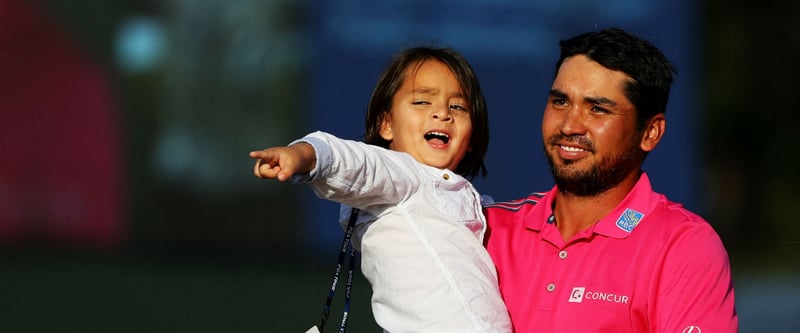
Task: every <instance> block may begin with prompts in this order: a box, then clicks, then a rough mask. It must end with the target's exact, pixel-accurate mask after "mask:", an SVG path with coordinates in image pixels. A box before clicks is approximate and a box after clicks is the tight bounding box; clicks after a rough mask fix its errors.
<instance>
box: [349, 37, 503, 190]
mask: <svg viewBox="0 0 800 333" xmlns="http://www.w3.org/2000/svg"><path fill="white" fill-rule="evenodd" d="M429 60H435V61H439V62H441V63H443V64H445V65H446V66H447V67H449V68H450V71H452V72H453V74H454V75H455V77H456V80H458V82H459V84H461V90H462V91H463V93H464V96H465V98H466V99H467V103H469V113H470V120H471V121H472V136H471V137H470V143H469V144H470V150H469V151H468V152H467V153H466V155H464V158H463V159H462V160H461V163H459V164H458V167H456V170H454V171H455V172H456V173H458V174H460V175H462V176H464V177H465V178H467V179H473V178H474V177H475V176H476V175H478V174H480V175H481V176H483V177H486V174H487V172H486V166H485V165H484V163H483V158H484V156H485V155H486V151H487V149H488V148H489V116H488V114H487V110H486V100H485V99H484V97H483V91H482V90H481V87H480V84H479V83H478V77H477V75H475V72H474V71H473V70H472V66H470V64H469V63H468V62H467V60H466V59H464V57H462V56H461V55H460V54H458V52H456V51H454V50H453V49H450V48H434V47H414V48H410V49H407V50H405V51H403V52H401V53H400V54H398V55H397V56H395V57H394V59H392V61H391V62H390V63H389V66H387V67H386V69H385V70H384V71H383V73H382V74H381V76H380V78H379V79H378V83H377V84H376V85H375V89H374V90H373V91H372V97H370V101H369V106H368V107H367V118H366V130H367V132H366V137H365V140H364V141H365V142H366V143H368V144H372V145H376V146H381V147H384V148H387V149H388V148H389V143H390V142H389V141H387V140H385V139H383V137H381V134H380V130H381V123H382V122H383V119H384V117H386V115H387V114H388V113H389V111H390V110H391V107H392V98H393V97H394V95H395V93H397V90H398V89H399V88H400V85H401V84H402V83H403V80H404V79H405V76H406V74H408V73H414V72H416V70H417V69H418V68H419V67H420V66H421V65H422V64H423V63H424V62H425V61H429Z"/></svg>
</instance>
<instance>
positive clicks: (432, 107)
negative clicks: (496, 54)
mask: <svg viewBox="0 0 800 333" xmlns="http://www.w3.org/2000/svg"><path fill="white" fill-rule="evenodd" d="M366 127H367V133H366V140H365V141H366V143H361V142H356V141H349V140H342V139H338V138H336V137H334V136H332V135H330V134H326V133H322V132H316V133H312V134H310V135H308V136H306V137H304V138H302V139H300V140H297V141H295V142H293V143H291V144H290V145H289V146H287V147H273V148H269V149H266V150H263V151H254V152H251V153H250V157H252V158H254V159H257V162H256V165H255V170H254V173H255V175H256V177H258V178H276V179H278V180H280V181H285V180H287V179H290V180H291V181H293V182H301V183H307V184H308V185H309V186H311V187H312V188H313V190H314V191H315V193H316V194H317V195H318V196H319V197H321V198H324V199H328V200H333V201H336V202H339V203H342V204H343V205H346V206H343V207H344V208H346V209H343V210H342V221H343V222H345V223H346V222H347V219H348V217H349V209H348V208H349V207H355V208H358V209H360V216H359V218H358V220H357V222H356V235H354V238H353V243H354V246H355V247H356V248H357V249H359V250H360V251H361V252H362V263H361V268H362V272H363V274H364V276H365V277H366V278H367V280H368V281H369V282H370V284H371V285H372V289H373V295H372V312H373V315H374V316H375V320H376V322H377V323H378V325H380V326H381V327H382V328H383V329H384V330H385V331H388V332H392V333H397V332H459V333H464V332H481V333H487V332H504V333H505V332H511V330H512V328H511V322H510V320H509V317H508V313H507V311H506V308H505V305H504V303H503V300H502V299H501V297H500V293H499V290H498V287H497V275H496V272H495V268H494V265H493V263H492V261H491V259H490V258H489V255H488V253H487V252H486V250H485V249H484V247H483V244H482V241H483V236H484V232H485V230H486V222H485V219H484V216H483V214H482V206H481V196H480V195H479V194H478V192H477V191H476V190H475V188H474V187H473V186H472V184H471V183H470V182H469V181H468V179H472V178H473V177H474V176H476V175H477V174H479V173H481V174H482V175H485V173H486V171H485V167H484V164H483V157H484V155H485V153H486V150H487V148H488V144H489V129H488V128H489V126H488V116H487V111H486V103H485V101H484V97H483V93H482V92H481V89H480V86H479V84H478V80H477V77H476V75H475V73H474V72H473V70H472V68H471V66H470V65H469V63H467V61H466V60H465V59H464V58H463V57H462V56H461V55H459V54H458V53H456V52H455V51H453V50H451V49H447V48H427V47H419V48H411V49H408V50H405V51H403V52H401V53H400V54H398V55H397V56H396V57H395V58H394V59H393V60H392V62H391V63H390V64H389V66H388V67H387V68H386V70H385V71H384V72H383V74H382V75H381V77H380V79H379V80H378V84H377V86H376V87H375V90H374V91H373V93H372V97H371V100H370V103H369V107H368V110H367V117H366Z"/></svg>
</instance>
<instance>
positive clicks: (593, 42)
mask: <svg viewBox="0 0 800 333" xmlns="http://www.w3.org/2000/svg"><path fill="white" fill-rule="evenodd" d="M560 45H561V56H560V58H559V60H558V62H557V64H556V68H557V70H558V71H557V74H556V77H555V79H554V81H553V85H552V88H551V90H550V97H549V98H548V102H547V106H546V107H545V111H544V115H543V118H542V136H543V138H544V150H545V153H546V155H547V158H548V160H549V162H550V168H551V171H552V173H553V178H554V180H555V184H556V186H555V187H553V189H551V190H550V191H549V192H546V193H537V194H532V195H531V196H529V197H527V198H523V199H521V200H517V201H513V202H504V203H496V204H493V205H490V206H488V207H487V208H486V215H487V220H488V222H489V227H490V230H489V233H488V234H487V241H486V246H487V249H488V250H489V253H490V254H491V256H492V259H493V260H494V263H495V265H496V266H497V270H498V278H499V282H500V291H501V293H502V296H503V298H504V300H505V302H506V305H507V307H508V310H509V313H510V315H511V321H512V323H513V325H514V328H515V331H516V332H553V333H569V332H582V333H584V332H612V333H623V332H636V333H643V332H669V333H720V332H726V333H727V332H737V331H738V317H737V314H736V310H735V308H734V293H733V284H732V282H731V272H730V264H729V261H728V255H727V252H726V251H725V248H724V247H723V245H722V242H721V241H720V239H719V237H718V236H717V234H716V232H715V231H714V230H713V229H712V227H711V226H710V225H709V224H708V223H707V222H706V221H705V220H703V218H701V217H700V216H698V215H696V214H694V213H692V212H690V211H688V210H686V209H685V208H683V207H682V206H681V205H680V204H677V203H673V202H670V201H669V200H668V199H667V198H666V197H665V196H664V195H661V194H658V193H656V192H654V191H653V189H652V188H651V185H650V180H649V178H648V176H647V174H645V173H644V172H643V171H642V170H641V166H642V163H643V162H644V159H645V156H646V155H647V153H648V152H650V151H652V150H653V149H655V147H656V146H657V145H658V143H659V141H660V140H661V138H662V136H663V135H664V131H665V125H666V119H665V117H664V112H665V109H666V104H667V99H668V96H669V90H670V86H671V84H672V79H673V73H674V72H675V69H674V67H673V65H672V64H671V63H670V62H669V61H668V60H667V59H666V57H665V56H664V55H663V54H662V52H661V51H660V50H659V49H657V48H656V47H654V46H653V45H651V44H650V43H648V42H647V41H645V40H643V39H641V38H639V37H637V36H634V35H631V34H629V33H627V32H625V31H622V30H619V29H607V30H603V31H599V32H590V33H586V34H582V35H578V36H576V37H574V38H571V39H568V40H565V41H562V42H561V43H560Z"/></svg>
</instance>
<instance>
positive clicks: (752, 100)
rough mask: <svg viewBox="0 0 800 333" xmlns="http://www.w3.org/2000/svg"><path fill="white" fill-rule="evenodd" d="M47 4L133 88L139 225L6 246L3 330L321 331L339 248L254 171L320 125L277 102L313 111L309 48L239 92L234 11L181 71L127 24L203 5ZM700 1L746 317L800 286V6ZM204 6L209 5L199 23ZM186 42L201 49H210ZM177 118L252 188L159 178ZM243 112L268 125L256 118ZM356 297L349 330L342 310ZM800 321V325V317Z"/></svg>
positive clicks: (707, 169) (720, 217)
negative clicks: (119, 40) (767, 293)
mask: <svg viewBox="0 0 800 333" xmlns="http://www.w3.org/2000/svg"><path fill="white" fill-rule="evenodd" d="M32 2H35V3H40V4H41V5H42V8H44V9H45V12H46V13H47V14H48V15H51V16H52V17H53V18H54V19H55V20H56V21H57V22H58V23H59V24H61V25H63V27H64V30H65V31H66V32H67V33H69V34H70V35H71V36H73V37H74V39H75V42H76V43H78V44H79V45H80V46H81V48H82V49H83V50H84V51H85V52H86V54H87V56H88V57H90V58H91V59H93V60H94V61H95V62H96V63H97V64H98V66H99V67H101V68H102V69H103V70H105V71H106V72H107V73H108V75H109V77H110V80H111V81H112V85H113V86H114V90H115V91H116V92H117V96H115V97H116V102H117V103H118V104H119V105H118V109H119V110H121V112H120V114H119V117H120V123H121V126H122V128H121V132H122V133H124V139H123V147H122V149H123V150H124V151H125V156H124V159H125V175H124V178H125V179H124V180H123V182H124V183H125V189H126V194H125V196H126V197H125V200H126V201H125V211H126V214H125V221H126V230H125V238H124V240H123V241H121V242H120V243H121V244H122V245H121V246H119V247H115V248H113V249H110V250H109V249H95V248H92V247H89V248H83V247H77V248H76V247H74V246H70V245H68V244H58V243H50V242H47V241H46V240H39V239H33V240H31V241H30V242H27V243H25V244H23V245H21V246H13V247H8V248H6V247H3V248H0V295H2V297H3V299H4V301H3V302H2V305H0V330H1V331H3V332H303V331H305V330H306V329H307V328H308V327H310V326H311V325H312V324H315V323H316V322H317V321H318V320H319V316H320V315H321V309H322V305H323V303H324V300H325V296H326V295H327V292H328V288H329V283H330V279H331V274H332V270H333V268H334V264H335V259H336V258H335V254H336V253H335V252H333V251H331V252H330V258H320V257H319V256H318V255H311V254H309V253H306V251H308V250H307V249H305V248H304V247H303V246H302V244H300V243H299V241H298V239H301V238H302V235H301V233H302V232H313V231H302V230H298V228H297V227H296V225H297V224H298V221H297V219H298V217H297V215H296V214H295V213H296V212H298V211H300V210H301V209H300V207H297V205H298V204H297V198H298V197H299V196H300V195H302V194H303V193H304V192H303V191H304V190H305V189H301V188H298V187H292V186H289V185H286V184H275V185H274V186H269V189H265V187H264V186H263V184H261V186H259V184H258V183H257V182H256V181H255V179H253V178H252V177H251V176H250V175H249V174H248V173H247V171H248V170H249V169H250V165H251V164H250V163H251V162H250V161H249V160H248V159H246V158H245V154H246V153H247V151H249V150H250V149H258V148H261V147H264V146H269V145H275V144H283V143H285V142H284V141H285V139H286V138H287V137H293V136H294V135H293V134H292V133H294V129H295V128H294V127H293V126H295V125H296V123H297V122H298V121H301V120H302V119H298V118H300V117H301V116H299V115H298V112H282V113H267V114H266V115H265V114H264V112H263V108H265V107H267V106H268V107H269V108H273V109H276V110H295V111H296V110H301V109H302V106H303V103H304V100H303V96H301V92H302V89H298V88H297V87H303V86H305V85H308V84H309V83H308V80H310V79H309V76H310V74H309V73H307V70H308V69H306V68H305V67H303V65H306V64H303V63H302V61H303V60H302V59H299V60H297V59H293V60H291V61H298V62H300V63H299V64H298V63H295V62H287V64H288V65H287V66H282V67H280V68H277V69H276V68H272V69H269V70H267V69H265V66H266V65H264V64H262V65H259V66H261V67H259V66H256V68H258V69H264V71H265V72H270V73H271V74H270V75H267V76H265V78H261V79H259V80H257V81H255V83H251V85H250V86H251V87H255V88H251V89H250V90H248V89H243V88H241V87H238V86H236V85H233V86H227V85H224V84H223V83H221V82H224V79H225V75H224V73H223V70H222V67H223V66H222V65H221V64H219V63H216V62H215V60H214V59H215V58H216V57H223V56H225V52H224V51H225V50H224V48H222V47H221V46H220V45H223V44H225V43H224V42H225V41H226V40H228V39H230V38H234V37H236V36H232V35H226V34H225V32H226V30H225V29H223V28H219V27H220V26H224V23H225V22H224V21H218V22H211V23H209V24H210V25H211V26H215V27H217V29H216V30H213V29H212V30H213V31H211V33H212V35H213V34H216V35H213V37H211V38H208V39H206V40H204V41H201V44H202V43H206V44H204V45H202V46H201V48H200V50H199V51H200V52H198V53H191V52H189V53H183V55H188V56H187V57H185V58H183V59H170V60H168V64H171V65H174V66H173V67H176V68H181V67H180V66H184V65H185V66H199V67H203V68H205V70H203V71H200V72H201V73H202V74H198V75H197V76H190V77H188V78H185V79H183V80H184V81H181V79H177V81H176V80H174V79H170V76H172V75H175V74H176V70H175V69H172V70H169V69H167V70H162V71H150V72H140V73H129V72H123V71H121V70H119V68H118V67H117V65H116V64H115V60H114V57H113V54H114V40H115V33H116V32H117V30H116V29H117V27H118V24H119V22H121V21H122V20H123V19H125V18H126V17H128V16H130V15H133V14H136V15H154V16H162V17H166V18H169V17H172V16H173V15H176V14H175V12H176V11H177V8H178V7H181V6H183V7H188V6H189V5H187V2H185V1H184V2H180V1H166V2H159V1H134V0H118V1H102V0H84V1H79V2H78V1H58V0H40V1H32ZM205 3H206V5H205V8H206V10H208V8H209V7H212V8H213V7H215V6H216V7H219V8H222V7H224V6H225V5H224V4H225V2H222V1H220V2H217V4H216V5H215V6H210V5H207V4H208V3H209V2H205ZM264 3H270V5H253V4H252V3H251V5H250V6H252V7H253V8H255V9H259V10H265V12H264V13H261V14H263V15H265V16H269V17H271V19H269V20H266V22H267V23H264V24H266V27H262V28H259V29H263V31H270V32H271V33H272V34H273V35H276V36H280V35H282V36H284V38H288V37H285V36H294V35H301V34H302V32H303V29H304V27H303V24H304V21H303V20H304V19H305V17H304V15H303V10H304V8H303V6H304V3H302V2H299V1H283V2H277V1H273V2H264ZM699 7H700V8H701V9H702V13H700V14H699V17H700V20H701V22H700V24H699V25H698V26H699V27H701V30H700V31H697V34H698V35H699V37H698V40H699V41H700V42H699V43H698V45H697V48H698V49H697V56H698V57H701V58H702V59H701V61H700V64H701V65H700V66H699V67H700V71H701V73H700V75H698V77H700V78H701V79H702V80H703V82H699V86H701V87H702V88H701V90H700V91H697V92H695V94H696V98H697V103H699V104H702V105H703V106H702V107H699V108H698V109H701V110H706V111H707V112H704V113H702V114H698V115H697V118H698V122H699V124H700V125H699V126H698V130H699V131H701V133H700V135H699V138H701V140H702V142H699V143H698V145H700V146H701V147H702V148H701V149H700V151H701V152H702V156H698V157H697V158H698V161H702V162H701V163H699V164H698V166H699V167H702V168H703V170H702V172H700V176H701V178H702V179H704V181H705V183H704V186H705V187H706V188H708V195H709V197H708V198H707V199H706V202H707V204H708V207H707V209H706V211H707V212H708V213H707V214H705V216H706V217H707V219H708V220H709V221H712V224H713V225H714V227H715V228H716V229H717V230H718V232H719V233H720V236H721V237H722V239H723V241H724V243H725V244H726V246H727V248H728V250H729V253H730V256H731V260H732V265H733V270H734V275H735V281H734V282H735V283H737V288H739V286H738V283H739V282H742V284H743V286H744V287H743V288H741V290H742V293H741V295H745V296H751V295H753V296H752V297H749V298H739V299H737V306H739V308H740V312H742V311H743V310H742V309H747V310H749V309H753V308H761V307H762V305H761V303H759V304H758V305H756V303H753V304H740V302H742V300H744V299H747V300H751V299H757V300H758V299H759V298H758V297H757V296H759V294H758V292H754V291H752V290H757V289H758V288H761V287H763V284H764V283H766V282H763V281H773V280H772V278H769V279H765V280H758V277H777V278H776V279H777V280H779V281H789V282H790V283H791V281H796V280H797V279H798V278H799V277H800V175H798V172H797V171H796V170H797V168H798V167H797V164H798V159H799V158H800V157H799V155H798V152H800V150H798V148H797V147H796V143H797V142H798V138H799V136H798V133H800V131H798V129H797V128H796V127H797V125H796V124H797V122H796V121H795V120H794V119H795V118H796V117H795V113H797V112H798V111H800V109H799V108H798V98H797V96H800V91H799V90H800V85H798V84H797V83H796V78H797V77H798V75H799V74H800V70H798V66H797V62H798V59H800V29H797V28H796V27H794V25H793V23H792V22H794V21H795V17H796V16H797V15H798V14H800V10H798V9H799V8H798V7H800V5H798V4H797V3H794V2H783V1H777V0H769V1H759V2H745V1H732V2H731V1H720V0H709V1H706V2H705V3H703V5H701V6H699ZM268 9H269V10H270V11H269V12H267V10H268ZM221 12H222V11H221ZM205 15H208V13H205ZM251 15H254V16H256V17H257V16H258V15H259V13H257V12H256V13H251ZM189 16H191V15H189ZM203 17H207V16H203V15H202V14H198V15H197V16H191V17H190V18H189V19H198V18H200V19H202V18H203ZM220 20H221V19H220ZM195 28H196V29H195V30H192V29H187V30H181V29H180V28H178V29H175V30H176V31H178V36H180V37H185V38H186V39H187V40H191V39H192V38H195V37H197V36H198V35H199V34H203V33H208V31H201V30H202V28H201V27H195ZM242 38H245V37H242ZM187 43H188V42H187ZM298 43H300V44H299V45H294V44H291V45H288V46H287V45H286V44H284V45H283V46H282V47H289V48H292V47H294V48H295V49H293V50H295V51H297V52H300V53H301V52H302V43H301V42H298ZM179 44H180V43H179ZM183 47H186V48H185V49H184V52H187V51H186V50H190V51H191V50H193V49H192V48H191V47H188V46H185V45H183ZM554 47H555V46H554ZM275 57H277V58H276V59H279V60H280V59H283V60H282V61H289V60H286V59H285V58H280V57H281V56H280V55H275ZM165 67H168V68H169V65H167V66H165ZM278 78H279V79H278ZM171 80H172V81H171ZM170 82H171V83H172V84H174V85H176V86H189V88H188V89H186V90H187V91H188V92H185V91H184V92H173V95H171V97H170V98H171V99H172V100H178V102H174V101H173V102H165V101H164V99H165V97H164V96H163V91H164V90H168V89H169V87H167V85H168V84H170ZM184 94H185V95H184ZM203 97H208V98H203ZM165 107H169V108H170V110H180V111H186V110H191V111H192V112H193V113H192V115H191V116H190V117H188V118H181V117H183V116H185V114H183V113H181V112H178V111H165V110H164V108H165ZM187 119H188V120H187ZM226 119H239V121H238V122H237V121H233V120H230V121H228V120H226ZM241 119H246V121H241ZM170 122H172V124H174V123H181V122H187V123H188V124H187V126H194V127H193V128H197V127H199V128H200V130H199V131H200V132H202V131H206V132H208V135H210V136H211V137H218V138H221V140H222V142H223V143H222V147H216V148H215V147H208V149H209V150H208V151H207V152H208V154H209V155H214V156H213V157H210V158H213V159H222V160H225V161H228V162H227V164H226V163H222V164H221V165H223V166H225V165H227V166H230V167H229V169H230V170H227V171H224V170H223V172H228V173H231V175H228V176H227V177H228V178H223V179H225V180H228V181H229V182H231V183H237V184H242V185H238V186H239V187H235V188H226V187H224V186H221V187H220V186H218V185H216V184H214V183H202V182H193V181H191V180H187V179H186V178H183V177H181V176H180V172H185V171H186V170H191V168H189V169H181V170H178V171H180V172H179V176H174V177H162V176H160V175H159V174H157V173H156V172H155V171H154V169H156V168H154V167H153V164H154V157H153V151H154V150H157V149H158V147H157V142H156V140H157V137H156V136H155V135H154V133H158V130H159V129H163V128H165V127H168V126H170ZM243 123H248V124H249V125H250V126H251V128H244V129H240V128H239V127H240V126H242V124H243ZM254 124H266V125H264V126H267V127H266V128H265V129H264V132H273V134H272V135H265V136H253V134H252V133H258V128H255V127H256V125H254ZM270 126H273V127H270ZM276 131H277V132H276ZM287 133H288V134H287ZM272 140H274V141H272ZM214 149H216V150H214ZM220 151H225V154H219V152H220ZM201 152H203V151H201ZM206 158H208V157H206ZM190 167H191V166H190ZM212 171H215V172H219V170H212ZM231 179H234V180H235V181H230V180H231ZM187 184H191V185H190V186H187ZM193 186H194V187H193ZM204 186H206V187H204ZM215 186H216V187H215ZM207 188H211V189H212V190H205V189H207ZM332 218H335V217H332ZM332 250H334V249H332ZM754 277H755V278H754ZM744 288H751V289H744ZM368 290H369V286H368V284H367V283H366V281H364V280H363V278H361V277H360V275H359V277H358V279H357V281H356V287H355V290H354V304H353V309H352V312H353V314H352V317H351V319H350V327H351V331H353V332H377V331H378V329H377V327H376V326H375V325H374V323H373V320H372V316H371V312H370V310H369V295H368V293H369V291H368ZM737 292H738V290H737ZM785 293H786V295H789V296H791V295H794V296H795V297H790V298H794V300H795V301H790V302H791V303H788V304H790V305H788V306H787V305H785V304H787V303H783V304H784V306H783V307H782V308H783V309H786V308H787V307H788V308H789V309H790V310H792V309H798V308H800V306H798V305H797V304H798V303H797V301H796V299H797V298H796V296H798V289H797V288H796V287H795V289H793V290H791V291H786V292H785ZM339 294H340V295H339V297H337V300H336V302H335V305H334V310H333V316H332V319H331V323H329V325H331V326H334V325H332V324H336V321H338V319H339V316H340V311H341V304H342V302H343V301H342V300H341V292H340V293H339ZM777 294H781V292H778V293H777ZM761 296H763V295H761ZM740 305H741V306H740ZM770 306H775V303H771V301H770V300H763V307H765V308H769V307H770ZM742 316H743V319H742V321H743V322H746V321H748V322H750V323H753V322H757V321H758V318H754V317H755V315H752V314H747V313H742ZM745 316H748V317H745ZM792 323H794V324H798V325H800V323H799V322H798V321H797V319H793V321H792ZM747 326H748V327H757V326H758V325H755V324H750V325H747ZM329 327H330V326H329ZM767 327H768V326H767ZM774 331H780V330H774ZM743 332H746V330H743Z"/></svg>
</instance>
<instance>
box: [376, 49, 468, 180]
mask: <svg viewBox="0 0 800 333" xmlns="http://www.w3.org/2000/svg"><path fill="white" fill-rule="evenodd" d="M415 68H417V67H416V66H411V67H409V69H407V70H406V77H405V79H404V80H403V84H402V85H401V86H400V88H399V89H398V90H397V93H395V95H394V98H393V99H392V109H391V110H390V111H389V113H388V114H387V115H386V117H385V118H384V120H383V123H382V124H381V137H383V138H384V139H386V140H387V141H391V144H390V145H389V148H390V149H392V150H396V151H402V152H406V153H409V154H411V156H413V157H414V158H415V159H416V160H417V161H419V162H420V163H423V164H427V165H430V166H433V167H437V168H440V169H450V170H455V169H456V167H457V166H458V163H459V162H461V159H463V158H464V155H465V154H466V153H467V151H469V149H470V146H469V143H470V137H471V136H472V120H471V118H470V112H469V107H470V106H469V105H468V104H467V99H466V98H465V97H464V94H463V92H462V91H461V85H460V84H459V83H458V80H456V77H455V75H453V73H452V72H451V71H450V69H449V68H448V67H447V66H446V65H444V64H443V63H441V62H439V61H435V60H430V61H425V62H424V63H422V65H421V66H419V67H418V69H417V71H416V72H414V69H415Z"/></svg>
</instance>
